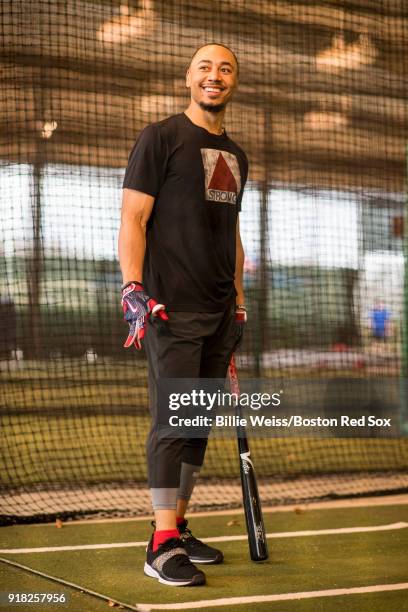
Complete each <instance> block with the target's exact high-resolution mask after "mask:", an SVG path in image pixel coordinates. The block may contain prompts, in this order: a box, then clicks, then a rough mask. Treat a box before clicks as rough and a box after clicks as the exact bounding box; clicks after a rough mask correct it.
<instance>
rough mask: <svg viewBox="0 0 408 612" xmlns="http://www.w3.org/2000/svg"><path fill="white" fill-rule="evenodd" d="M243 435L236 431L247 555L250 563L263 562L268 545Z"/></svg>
mask: <svg viewBox="0 0 408 612" xmlns="http://www.w3.org/2000/svg"><path fill="white" fill-rule="evenodd" d="M239 412H240V411H239ZM244 434H245V431H244V430H243V429H242V428H240V429H239V431H238V436H239V437H238V450H239V459H240V473H241V484H242V494H243V501H244V509H245V520H246V525H247V532H248V544H249V553H250V556H251V559H252V561H265V560H266V559H267V558H268V544H267V541H266V532H265V526H264V522H263V517H262V508H261V501H260V499H259V493H258V487H257V484H256V477H255V470H254V465H253V463H252V459H251V453H250V450H249V446H248V440H247V438H246V437H244Z"/></svg>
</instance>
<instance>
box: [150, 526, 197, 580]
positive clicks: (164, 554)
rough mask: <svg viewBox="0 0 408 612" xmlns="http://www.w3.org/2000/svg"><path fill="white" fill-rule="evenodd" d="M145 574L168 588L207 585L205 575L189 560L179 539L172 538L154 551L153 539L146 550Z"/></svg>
mask: <svg viewBox="0 0 408 612" xmlns="http://www.w3.org/2000/svg"><path fill="white" fill-rule="evenodd" d="M146 553H147V555H146V557H147V558H146V563H145V565H144V573H145V574H146V575H147V576H150V577H151V578H157V580H158V581H159V582H161V583H162V584H167V585H168V586H196V585H200V584H205V574H204V572H202V571H201V570H199V569H198V568H197V567H196V566H195V565H194V564H193V563H192V562H191V561H190V559H189V556H188V554H187V552H186V549H185V548H184V546H183V544H182V542H181V540H180V539H179V538H170V539H169V540H166V541H165V542H163V544H159V547H158V549H157V550H156V551H154V550H153V537H152V538H151V540H150V542H149V544H148V546H147V550H146Z"/></svg>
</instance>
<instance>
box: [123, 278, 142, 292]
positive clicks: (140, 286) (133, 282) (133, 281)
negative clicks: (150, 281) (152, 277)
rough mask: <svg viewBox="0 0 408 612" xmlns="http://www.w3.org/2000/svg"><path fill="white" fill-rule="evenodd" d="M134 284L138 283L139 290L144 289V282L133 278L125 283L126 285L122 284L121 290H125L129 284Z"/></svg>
mask: <svg viewBox="0 0 408 612" xmlns="http://www.w3.org/2000/svg"><path fill="white" fill-rule="evenodd" d="M132 284H134V285H138V291H144V288H143V284H142V282H141V281H137V280H131V281H129V282H127V283H125V284H124V285H122V286H121V288H120V289H121V291H124V290H125V289H126V288H127V287H129V285H132Z"/></svg>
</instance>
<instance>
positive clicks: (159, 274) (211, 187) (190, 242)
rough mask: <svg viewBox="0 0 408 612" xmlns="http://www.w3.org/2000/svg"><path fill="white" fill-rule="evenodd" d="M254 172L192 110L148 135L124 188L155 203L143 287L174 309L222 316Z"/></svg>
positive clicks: (132, 155)
mask: <svg viewBox="0 0 408 612" xmlns="http://www.w3.org/2000/svg"><path fill="white" fill-rule="evenodd" d="M247 175H248V161H247V158H246V155H245V153H244V152H243V150H242V149H241V148H240V147H239V146H238V145H237V144H235V143H234V142H233V141H232V140H231V139H230V138H229V137H228V136H227V134H226V133H225V132H224V134H222V135H220V136H218V135H216V134H211V133H210V132H208V131H207V130H206V129H204V128H202V127H199V126H197V125H195V124H194V123H193V122H192V121H191V120H190V119H189V118H188V117H187V115H186V114H185V113H181V114H179V115H174V116H172V117H169V118H168V119H165V120H164V121H160V122H158V123H153V124H151V125H149V126H147V127H146V128H145V129H144V130H143V131H142V132H141V134H140V136H139V138H138V140H137V142H136V144H135V146H134V147H133V149H132V151H131V153H130V156H129V163H128V167H127V170H126V174H125V178H124V181H123V187H124V188H125V187H127V188H129V189H135V190H137V191H142V192H143V193H147V194H149V195H152V196H154V198H155V203H154V206H153V211H152V214H151V216H150V219H149V221H148V225H147V231H146V255H145V261H144V269H143V282H144V285H145V288H146V291H147V293H148V294H149V295H150V296H151V297H154V299H156V300H157V301H158V302H161V303H163V304H165V305H166V307H167V309H168V310H179V311H182V310H184V311H199V312H217V311H220V310H224V309H225V308H226V307H227V306H228V305H229V304H230V303H231V302H232V301H234V299H235V295H236V292H235V287H234V273H235V236H236V224H237V215H238V212H239V210H240V208H241V200H242V192H243V189H244V185H245V182H246V179H247Z"/></svg>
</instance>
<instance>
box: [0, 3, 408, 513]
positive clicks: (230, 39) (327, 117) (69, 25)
mask: <svg viewBox="0 0 408 612" xmlns="http://www.w3.org/2000/svg"><path fill="white" fill-rule="evenodd" d="M0 18H1V25H0V27H1V30H2V37H1V51H2V57H1V59H0V62H1V63H0V66H1V78H2V87H1V89H0V97H1V103H0V124H1V131H0V190H1V191H0V193H1V201H2V204H1V209H2V223H1V229H0V235H1V240H2V246H1V249H2V257H1V262H0V267H1V275H0V331H1V338H0V369H1V377H2V387H1V395H0V401H1V413H0V418H1V427H2V439H1V450H2V453H3V455H4V456H3V459H2V466H3V469H2V471H1V487H2V493H3V495H2V502H1V509H0V514H1V515H2V520H3V521H5V522H7V521H10V520H20V521H21V520H39V519H41V518H43V519H50V518H52V517H55V516H56V515H58V516H75V515H79V514H81V513H82V514H87V515H88V514H89V515H91V514H93V513H97V512H98V513H101V512H102V513H103V512H105V513H119V514H126V513H130V514H131V513H142V512H147V511H149V507H150V505H149V504H150V502H149V498H148V495H147V490H146V482H145V478H146V465H145V456H144V440H145V436H146V432H147V429H148V424H149V414H148V400H147V369H146V362H145V356H144V354H143V353H142V354H138V353H136V352H135V351H128V352H126V351H125V350H124V349H123V348H122V343H123V340H124V337H125V336H126V332H127V328H126V325H125V324H124V322H123V321H122V313H121V308H120V304H119V297H118V296H119V286H120V283H121V277H120V272H119V265H118V261H117V234H118V228H119V217H120V202H121V183H122V179H123V175H124V170H125V167H126V163H127V157H128V154H129V151H130V149H131V147H132V146H133V144H134V141H135V139H136V137H137V135H138V133H139V132H140V130H141V129H142V128H143V127H144V126H145V125H146V124H148V123H151V122H153V121H157V120H159V119H162V118H165V117H166V116H168V115H170V114H173V113H177V112H182V111H183V110H184V109H185V108H186V107H187V105H188V91H187V90H186V88H185V83H184V74H185V69H186V66H187V65H188V62H189V59H190V57H191V55H192V53H193V51H194V50H195V48H196V47H197V46H198V45H200V44H204V43H206V42H209V41H219V42H222V43H224V44H227V45H230V46H231V47H232V48H233V49H234V51H235V52H236V54H237V56H238V58H239V61H240V87H239V90H238V92H237V94H236V96H235V99H234V101H233V102H232V103H231V105H230V107H229V109H228V111H227V115H226V128H227V131H228V133H229V135H230V136H231V137H232V138H233V139H234V140H236V141H237V142H238V143H239V144H240V145H241V146H242V147H243V149H244V150H245V151H246V153H247V155H248V158H249V163H250V172H249V180H248V184H247V188H246V193H245V196H244V201H243V211H242V213H241V222H240V225H241V232H242V238H243V243H244V248H245V251H246V264H245V288H246V296H247V303H248V304H247V305H248V310H249V313H250V316H249V322H248V325H247V334H246V338H245V343H244V346H243V348H242V351H241V355H240V359H239V362H238V365H239V368H240V372H241V375H242V376H252V377H254V376H258V377H263V378H266V379H268V378H275V379H276V380H279V381H284V383H285V384H286V386H287V387H290V386H291V384H292V385H294V386H295V385H296V386H297V389H298V390H299V389H300V391H299V395H300V396H301V397H302V402H303V405H304V406H306V407H307V406H309V408H310V409H312V408H313V406H314V404H315V402H316V401H318V402H320V404H321V405H323V407H324V411H325V413H326V414H327V415H333V414H342V413H344V411H345V413H346V414H348V413H350V414H352V416H353V415H354V416H358V415H359V414H361V413H362V411H363V412H364V413H367V414H369V413H371V412H373V411H375V412H374V414H377V415H379V416H381V415H383V414H388V415H392V419H393V420H392V424H393V426H392V431H391V432H390V434H389V435H387V436H386V437H383V436H382V435H381V434H375V433H374V434H372V435H371V436H367V437H360V438H350V439H348V438H341V437H334V433H333V432H330V431H329V432H328V434H327V435H326V437H322V438H317V437H313V436H306V437H295V436H291V437H288V438H284V437H274V438H272V437H271V438H268V439H261V438H260V439H255V440H253V445H252V452H253V455H254V457H255V461H256V468H257V473H258V475H259V477H260V479H261V484H262V486H261V492H262V497H263V500H264V503H275V502H277V501H279V502H287V501H293V500H308V499H314V498H326V497H332V496H342V495H362V494H366V493H382V492H389V491H396V490H406V489H407V487H408V475H407V464H408V445H407V441H406V439H404V437H403V434H404V433H405V432H406V423H407V418H406V415H407V403H408V400H407V398H408V394H407V384H406V380H407V374H408V357H407V346H408V328H407V311H408V297H407V294H408V290H407V289H408V286H407V276H406V265H405V264H406V260H407V237H406V231H405V237H404V229H405V228H406V212H405V202H406V197H405V177H406V171H405V164H406V162H405V159H406V154H405V149H406V143H407V137H408V111H407V107H406V99H407V94H408V86H407V83H408V78H407V77H408V75H407V67H406V63H405V56H406V45H407V41H408V29H407V28H408V15H407V9H406V6H405V2H404V0H394V1H388V2H382V3H372V2H367V1H366V0H355V1H352V2H347V3H341V6H340V5H339V3H338V2H335V1H332V0H329V1H325V2H323V1H322V2H313V3H311V2H302V1H300V0H299V2H297V3H293V2H286V1H282V2H270V1H267V0H254V1H241V0H240V1H237V0H234V1H232V0H225V1H224V2H212V1H211V2H204V3H203V2H201V1H200V2H198V0H188V2H187V1H185V0H166V1H164V0H144V2H143V1H136V0H128V1H123V2H120V1H119V0H106V1H104V2H92V1H85V0H68V1H65V0H64V2H62V1H61V0H53V1H51V0H43V1H41V0H32V1H29V0H13V1H11V0H3V2H2V3H1V7H0ZM404 222H405V223H404ZM404 226H405V227H404ZM404 287H405V290H404ZM302 381H305V384H304V385H303V386H302ZM306 381H307V383H308V384H306ZM311 381H312V382H313V383H314V384H312V385H310V382H311ZM237 475H238V461H237V452H236V448H235V443H234V441H233V440H218V439H214V440H212V441H211V442H210V445H209V450H208V456H207V458H206V463H205V468H204V470H203V472H202V479H201V481H200V485H199V487H198V489H197V492H196V494H195V497H194V498H193V501H192V503H193V506H194V507H195V508H203V507H205V508H215V507H228V506H234V505H238V504H239V503H240V497H239V487H238V485H237V481H236V478H237ZM237 487H238V488H237Z"/></svg>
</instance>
